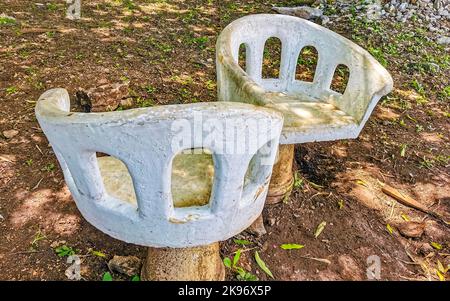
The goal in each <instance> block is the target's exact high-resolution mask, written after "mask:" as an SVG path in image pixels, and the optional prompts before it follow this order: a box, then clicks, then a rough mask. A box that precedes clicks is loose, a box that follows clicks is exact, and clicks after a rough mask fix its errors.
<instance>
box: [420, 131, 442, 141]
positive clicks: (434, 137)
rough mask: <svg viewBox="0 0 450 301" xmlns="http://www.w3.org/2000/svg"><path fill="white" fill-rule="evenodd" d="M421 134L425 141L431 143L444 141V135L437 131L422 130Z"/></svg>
mask: <svg viewBox="0 0 450 301" xmlns="http://www.w3.org/2000/svg"><path fill="white" fill-rule="evenodd" d="M419 136H420V138H421V139H423V140H424V141H426V142H429V143H436V144H440V143H444V139H443V137H442V136H441V135H439V134H438V133H435V132H431V133H430V132H422V133H419Z"/></svg>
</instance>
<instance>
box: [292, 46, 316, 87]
mask: <svg viewBox="0 0 450 301" xmlns="http://www.w3.org/2000/svg"><path fill="white" fill-rule="evenodd" d="M318 59H319V54H318V53H317V49H316V48H315V47H313V46H305V47H303V48H302V50H301V51H300V53H299V55H298V59H297V68H296V70H295V79H296V80H299V81H304V82H313V81H314V75H315V72H316V68H317V60H318Z"/></svg>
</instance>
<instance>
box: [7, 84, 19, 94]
mask: <svg viewBox="0 0 450 301" xmlns="http://www.w3.org/2000/svg"><path fill="white" fill-rule="evenodd" d="M17 91H18V89H17V87H15V86H11V87H8V88H6V95H12V94H15V93H17Z"/></svg>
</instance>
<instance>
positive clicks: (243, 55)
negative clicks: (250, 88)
mask: <svg viewBox="0 0 450 301" xmlns="http://www.w3.org/2000/svg"><path fill="white" fill-rule="evenodd" d="M238 64H239V67H241V68H242V70H244V71H247V47H246V46H245V44H241V45H240V46H239V54H238Z"/></svg>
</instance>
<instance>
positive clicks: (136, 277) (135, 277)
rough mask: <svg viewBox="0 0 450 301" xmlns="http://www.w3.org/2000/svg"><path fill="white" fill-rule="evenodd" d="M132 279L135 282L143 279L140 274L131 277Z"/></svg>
mask: <svg viewBox="0 0 450 301" xmlns="http://www.w3.org/2000/svg"><path fill="white" fill-rule="evenodd" d="M131 281H133V282H136V281H141V277H139V275H134V276H133V278H131Z"/></svg>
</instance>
